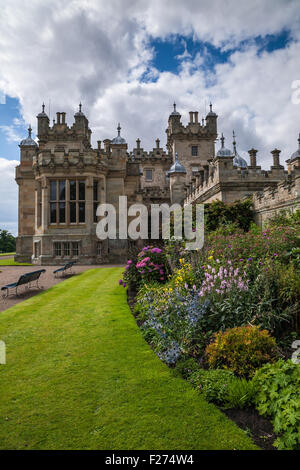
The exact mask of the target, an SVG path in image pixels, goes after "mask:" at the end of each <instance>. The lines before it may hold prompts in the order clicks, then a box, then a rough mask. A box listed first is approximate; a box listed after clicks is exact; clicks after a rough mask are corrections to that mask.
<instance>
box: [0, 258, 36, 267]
mask: <svg viewBox="0 0 300 470" xmlns="http://www.w3.org/2000/svg"><path fill="white" fill-rule="evenodd" d="M0 266H32V264H30V263H16V262H15V260H14V258H8V259H1V258H0Z"/></svg>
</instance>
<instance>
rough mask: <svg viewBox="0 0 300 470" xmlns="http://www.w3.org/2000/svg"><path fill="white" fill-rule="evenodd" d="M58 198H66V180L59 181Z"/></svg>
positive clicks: (61, 199)
mask: <svg viewBox="0 0 300 470" xmlns="http://www.w3.org/2000/svg"><path fill="white" fill-rule="evenodd" d="M59 200H60V201H65V200H66V182H65V181H60V182H59Z"/></svg>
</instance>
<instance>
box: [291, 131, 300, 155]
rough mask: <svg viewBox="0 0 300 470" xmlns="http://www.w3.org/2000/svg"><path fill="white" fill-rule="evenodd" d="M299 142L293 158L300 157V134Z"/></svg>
mask: <svg viewBox="0 0 300 470" xmlns="http://www.w3.org/2000/svg"><path fill="white" fill-rule="evenodd" d="M298 142H299V147H298V150H296V152H294V153H293V154H292V155H291V160H294V159H295V158H300V134H299V139H298Z"/></svg>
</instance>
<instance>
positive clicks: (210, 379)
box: [189, 369, 235, 405]
mask: <svg viewBox="0 0 300 470" xmlns="http://www.w3.org/2000/svg"><path fill="white" fill-rule="evenodd" d="M234 380H235V377H234V374H233V373H232V372H230V371H228V370H223V369H216V370H204V369H200V370H198V371H197V372H194V373H192V374H191V375H190V378H189V381H190V382H191V384H192V385H193V386H194V387H195V388H197V389H198V390H199V391H200V392H201V393H202V394H203V395H204V398H205V399H206V400H207V401H209V402H214V403H216V404H217V405H223V404H224V402H225V400H226V396H227V392H228V387H229V384H230V383H231V382H233V381H234Z"/></svg>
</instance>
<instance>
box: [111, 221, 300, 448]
mask: <svg viewBox="0 0 300 470" xmlns="http://www.w3.org/2000/svg"><path fill="white" fill-rule="evenodd" d="M297 217H298V216H295V217H294V219H292V218H291V219H288V218H286V219H285V222H286V225H284V226H283V225H282V220H283V219H282V218H281V219H280V220H279V221H277V222H278V223H276V221H275V222H274V221H273V223H271V224H270V226H269V227H268V228H266V229H265V230H260V229H259V228H258V227H257V226H254V225H253V224H252V225H251V227H250V230H249V231H248V232H243V231H242V230H241V229H240V228H236V227H233V226H230V227H225V228H224V230H223V231H221V230H220V229H217V230H216V231H215V232H212V233H209V234H208V236H207V237H206V243H205V246H204V247H203V249H202V250H200V251H197V252H186V251H185V249H184V242H183V243H181V244H180V243H177V244H176V243H172V242H171V243H169V244H168V245H167V246H166V248H165V249H161V248H156V247H154V246H146V247H144V249H143V250H142V251H141V252H140V253H139V254H138V255H137V257H136V259H134V260H133V259H131V260H129V261H128V264H127V266H126V269H125V273H124V277H123V279H122V280H120V283H121V284H123V285H129V286H130V287H131V286H136V287H137V291H138V293H137V296H136V299H135V307H134V312H135V315H136V317H137V320H138V323H139V325H140V327H141V331H142V334H143V335H144V337H145V339H146V340H147V341H148V342H149V344H150V345H151V346H152V347H153V349H154V351H155V352H156V353H157V355H158V357H159V358H160V359H161V360H162V361H164V362H165V363H166V364H168V365H169V366H170V367H176V370H180V373H181V374H182V375H183V377H184V378H186V379H188V380H190V382H191V383H192V384H193V385H194V386H195V387H196V388H198V389H199V391H200V392H201V393H204V395H205V396H206V397H207V399H209V400H210V401H214V402H215V403H217V404H218V405H219V406H226V407H231V408H239V409H244V410H245V409H247V408H249V409H253V407H254V406H257V407H258V410H259V411H260V412H261V413H263V412H264V409H265V408H264V407H262V405H259V404H258V403H257V402H255V401H254V400H253V396H254V395H255V394H256V395H258V396H260V393H261V390H262V382H261V381H260V380H258V379H253V380H252V377H253V376H254V377H256V374H258V377H259V376H260V375H259V374H260V368H261V367H262V366H263V365H264V364H267V365H268V364H271V363H272V362H274V361H276V360H277V359H278V358H279V357H281V358H282V360H283V359H288V358H289V357H291V345H292V343H293V340H295V339H300V319H299V311H300V308H299V305H300V270H299V264H300V263H299V235H300V226H299V222H298V219H297ZM299 218H300V217H299ZM295 220H296V222H295ZM289 221H290V222H291V223H288V222H289ZM216 344H218V346H217V347H216ZM185 362H186V363H187V364H188V366H187V367H185V366H184V365H183V364H184V363H185ZM264 367H267V366H264ZM270 367H271V366H270ZM295 367H296V369H297V368H300V365H298V366H295ZM219 369H220V371H221V372H217V371H218V370H219ZM263 370H264V369H263ZM297 370H298V369H297ZM222 371H223V372H224V374H225V375H224V374H223V372H222ZM227 371H228V372H229V375H226V372H227ZM276 371H277V369H276V368H275V375H276ZM280 373H281V372H280ZM210 374H215V376H214V375H212V377H210ZM220 374H221V375H220ZM222 374H223V375H222ZM278 374H279V372H278ZM217 377H218V379H217ZM232 378H234V380H231V379H232ZM225 379H226V380H225ZM224 380H225V382H224ZM213 384H214V385H213ZM218 384H219V385H218ZM213 390H214V391H213ZM214 397H216V398H214ZM268 400H269V398H267V401H268ZM293 400H296V403H297V406H299V408H300V391H299V390H298V391H297V392H296V396H293ZM278 413H279V412H278V411H275V417H274V413H273V415H271V414H270V413H269V416H270V417H271V418H272V419H274V423H275V429H276V430H278V431H280V432H283V429H284V423H285V418H282V419H283V424H282V426H281V427H279V426H277V425H276V423H277V421H276V420H278ZM264 414H267V413H264ZM296 419H298V418H296ZM291 433H292V434H291V435H292V437H290V435H288V436H287V437H286V438H285V437H283V438H282V439H277V441H276V445H277V447H279V448H297V446H298V445H300V436H298V437H297V436H296V437H295V433H294V431H291ZM297 439H298V440H297Z"/></svg>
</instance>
